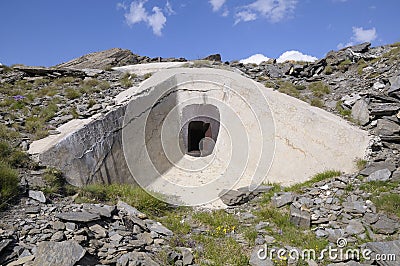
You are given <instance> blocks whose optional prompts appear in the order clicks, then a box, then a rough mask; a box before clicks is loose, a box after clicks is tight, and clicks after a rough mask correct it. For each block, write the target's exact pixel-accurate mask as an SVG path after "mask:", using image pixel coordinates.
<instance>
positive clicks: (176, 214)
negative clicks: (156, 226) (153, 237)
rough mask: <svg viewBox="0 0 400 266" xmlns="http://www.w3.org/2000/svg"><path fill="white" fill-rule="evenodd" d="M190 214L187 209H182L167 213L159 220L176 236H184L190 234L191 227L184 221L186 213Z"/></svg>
mask: <svg viewBox="0 0 400 266" xmlns="http://www.w3.org/2000/svg"><path fill="white" fill-rule="evenodd" d="M185 211H186V212H189V211H188V210H187V208H185V207H180V208H177V209H175V210H173V211H171V212H168V213H166V215H165V216H163V217H161V218H159V219H158V221H159V222H161V223H162V224H163V225H164V226H166V227H167V228H168V229H170V230H171V231H172V232H174V234H176V235H179V236H182V235H186V234H188V233H189V232H190V225H189V224H188V223H187V222H186V221H184V219H183V218H184V217H185V215H184V213H185Z"/></svg>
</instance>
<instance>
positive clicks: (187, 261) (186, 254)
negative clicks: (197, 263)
mask: <svg viewBox="0 0 400 266" xmlns="http://www.w3.org/2000/svg"><path fill="white" fill-rule="evenodd" d="M181 253H182V262H183V265H184V266H186V265H191V264H192V263H193V260H194V257H193V254H192V252H191V251H190V250H189V249H187V248H182V249H181Z"/></svg>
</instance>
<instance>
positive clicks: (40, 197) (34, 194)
mask: <svg viewBox="0 0 400 266" xmlns="http://www.w3.org/2000/svg"><path fill="white" fill-rule="evenodd" d="M28 196H29V197H30V198H31V199H34V200H37V201H39V202H41V203H45V202H46V197H45V196H44V194H43V192H42V191H39V190H29V192H28Z"/></svg>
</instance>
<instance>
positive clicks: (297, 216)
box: [290, 204, 311, 228]
mask: <svg viewBox="0 0 400 266" xmlns="http://www.w3.org/2000/svg"><path fill="white" fill-rule="evenodd" d="M290 222H291V223H293V224H295V225H296V226H298V227H301V228H310V227H311V214H310V212H309V211H308V210H302V209H301V208H296V207H295V206H294V205H293V204H292V205H290Z"/></svg>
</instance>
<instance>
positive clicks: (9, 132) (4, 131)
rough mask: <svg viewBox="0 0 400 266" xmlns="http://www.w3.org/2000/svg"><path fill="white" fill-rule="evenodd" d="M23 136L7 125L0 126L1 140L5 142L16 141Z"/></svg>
mask: <svg viewBox="0 0 400 266" xmlns="http://www.w3.org/2000/svg"><path fill="white" fill-rule="evenodd" d="M20 136H21V135H20V133H19V132H17V131H15V130H13V129H11V128H8V127H7V126H6V125H4V124H0V139H4V140H15V139H17V138H19V137H20Z"/></svg>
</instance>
